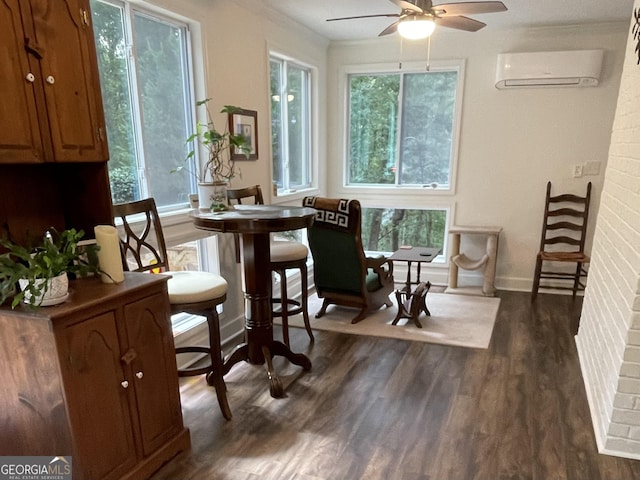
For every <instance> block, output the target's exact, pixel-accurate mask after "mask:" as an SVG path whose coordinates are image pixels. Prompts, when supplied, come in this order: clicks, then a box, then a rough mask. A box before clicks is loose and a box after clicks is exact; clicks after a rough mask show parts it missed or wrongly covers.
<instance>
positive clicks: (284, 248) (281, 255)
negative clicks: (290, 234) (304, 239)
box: [270, 240, 309, 263]
mask: <svg viewBox="0 0 640 480" xmlns="http://www.w3.org/2000/svg"><path fill="white" fill-rule="evenodd" d="M270 248H271V261H272V262H274V263H275V262H291V261H293V260H303V259H305V258H307V255H308V254H309V249H308V248H307V247H306V245H303V244H301V243H298V242H288V241H285V240H272V241H271V247H270Z"/></svg>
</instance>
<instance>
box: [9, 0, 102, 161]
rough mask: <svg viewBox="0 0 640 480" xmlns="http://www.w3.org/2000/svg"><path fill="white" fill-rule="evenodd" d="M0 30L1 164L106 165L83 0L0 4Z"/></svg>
mask: <svg viewBox="0 0 640 480" xmlns="http://www.w3.org/2000/svg"><path fill="white" fill-rule="evenodd" d="M0 25H2V28H1V29H0V78H1V79H2V90H1V93H0V110H1V111H2V112H3V114H2V116H0V163H40V162H44V161H55V162H95V161H99V162H103V161H106V160H107V159H108V148H107V139H106V130H105V122H104V114H103V110H102V99H101V94H100V80H99V75H98V64H97V60H96V53H95V47H94V40H93V31H92V28H91V14H90V12H89V4H88V0H55V1H54V0H3V1H2V2H0Z"/></svg>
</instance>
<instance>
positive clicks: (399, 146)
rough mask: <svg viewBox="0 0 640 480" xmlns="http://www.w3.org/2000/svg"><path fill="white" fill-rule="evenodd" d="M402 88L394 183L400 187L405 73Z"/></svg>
mask: <svg viewBox="0 0 640 480" xmlns="http://www.w3.org/2000/svg"><path fill="white" fill-rule="evenodd" d="M399 76H400V86H399V88H398V110H397V112H396V148H395V153H396V158H395V167H396V178H395V181H394V185H395V186H398V185H400V184H401V182H400V179H401V178H402V157H401V153H402V152H401V150H402V129H403V122H402V116H403V111H404V108H403V105H404V101H403V99H404V73H400V74H399Z"/></svg>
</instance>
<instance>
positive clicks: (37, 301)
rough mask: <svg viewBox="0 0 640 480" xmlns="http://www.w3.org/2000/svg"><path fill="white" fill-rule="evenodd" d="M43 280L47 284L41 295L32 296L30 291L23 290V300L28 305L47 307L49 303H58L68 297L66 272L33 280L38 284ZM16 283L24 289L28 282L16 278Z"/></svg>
mask: <svg viewBox="0 0 640 480" xmlns="http://www.w3.org/2000/svg"><path fill="white" fill-rule="evenodd" d="M45 281H46V282H48V285H47V289H46V290H47V291H46V292H45V293H44V294H43V295H39V296H36V297H34V296H33V295H31V293H30V292H25V294H24V299H23V302H24V303H27V304H29V305H35V306H40V307H48V306H51V305H58V304H59V303H62V302H64V301H65V300H66V299H67V297H69V277H68V276H67V273H66V272H65V273H61V274H60V275H58V276H57V277H53V278H50V279H48V280H45V279H38V280H36V281H35V284H36V285H37V286H40V285H42V284H43V283H44V282H45ZM18 284H19V285H20V289H21V290H22V291H24V289H25V288H27V286H28V284H29V282H28V281H27V280H22V279H21V280H18Z"/></svg>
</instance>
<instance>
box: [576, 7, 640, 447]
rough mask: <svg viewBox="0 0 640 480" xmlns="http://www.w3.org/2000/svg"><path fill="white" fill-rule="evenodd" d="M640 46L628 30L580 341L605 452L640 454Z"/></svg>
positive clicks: (596, 425) (600, 444) (595, 421)
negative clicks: (638, 46)
mask: <svg viewBox="0 0 640 480" xmlns="http://www.w3.org/2000/svg"><path fill="white" fill-rule="evenodd" d="M636 8H639V9H640V0H636V1H635V5H634V9H636ZM630 13H632V12H630ZM635 46H636V40H634V39H633V35H632V34H631V27H630V28H629V37H628V43H627V49H626V54H625V62H624V69H623V73H622V80H621V83H620V92H619V97H618V105H617V109H616V116H615V120H614V123H613V131H612V135H611V146H610V150H609V160H608V163H607V170H606V173H605V181H604V187H603V191H602V197H601V201H600V210H599V214H598V218H597V223H596V230H595V236H594V240H593V249H592V252H591V253H592V261H591V265H590V270H589V280H588V283H587V290H586V292H585V297H584V306H583V310H582V317H581V319H580V329H579V332H578V335H577V337H576V344H577V346H578V354H579V357H580V363H581V366H582V373H583V378H584V382H585V387H586V391H587V397H588V399H589V406H590V408H591V416H592V420H593V426H594V430H595V435H596V441H597V443H598V449H599V451H600V452H601V453H606V454H611V455H618V456H623V457H628V458H637V459H640V65H638V64H637V62H638V57H637V54H636V52H635V51H634V49H635Z"/></svg>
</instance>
